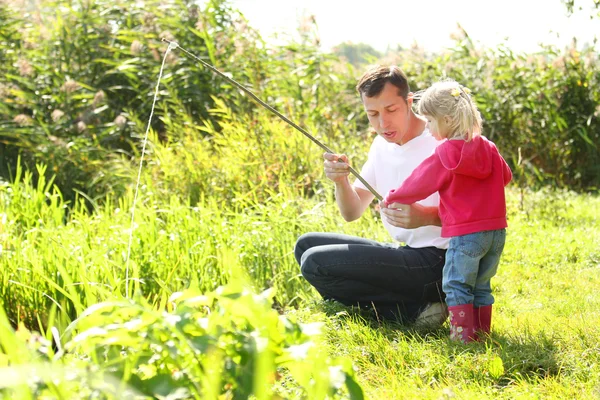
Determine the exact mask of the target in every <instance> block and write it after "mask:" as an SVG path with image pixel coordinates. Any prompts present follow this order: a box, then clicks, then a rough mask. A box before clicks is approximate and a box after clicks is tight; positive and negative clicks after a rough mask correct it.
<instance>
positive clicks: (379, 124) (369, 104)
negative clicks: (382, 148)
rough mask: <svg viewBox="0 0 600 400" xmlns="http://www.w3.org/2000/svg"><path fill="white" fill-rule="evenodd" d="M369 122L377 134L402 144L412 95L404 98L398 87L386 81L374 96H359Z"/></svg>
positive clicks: (406, 128)
mask: <svg viewBox="0 0 600 400" xmlns="http://www.w3.org/2000/svg"><path fill="white" fill-rule="evenodd" d="M361 97H362V101H363V105H364V107H365V111H366V112H367V115H368V116H369V122H370V123H371V126H372V127H373V129H375V131H376V132H377V134H378V135H379V136H381V137H383V138H384V139H385V140H387V141H388V142H390V143H397V144H400V145H401V144H404V141H403V138H404V136H405V135H406V133H407V131H408V122H409V117H410V107H411V106H412V97H411V96H409V98H408V100H406V101H405V100H404V99H403V98H402V97H401V96H400V95H399V94H398V88H397V87H396V86H394V85H392V84H391V83H389V82H388V83H386V84H385V86H384V87H383V90H382V91H381V93H379V95H378V96H375V97H367V96H365V95H364V94H363V95H362V96H361Z"/></svg>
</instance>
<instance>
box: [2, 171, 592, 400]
mask: <svg viewBox="0 0 600 400" xmlns="http://www.w3.org/2000/svg"><path fill="white" fill-rule="evenodd" d="M19 174H20V173H19ZM19 179H20V181H21V182H20V183H13V184H8V183H5V184H3V185H2V186H0V202H1V203H2V204H3V211H2V212H1V213H0V220H1V221H2V225H1V228H0V240H1V242H0V243H1V245H2V250H1V251H2V252H1V253H0V271H1V272H0V278H1V280H2V285H1V288H0V291H1V292H0V296H1V299H2V303H3V307H4V309H5V311H6V313H7V316H8V320H9V321H10V323H11V325H12V326H17V325H18V324H21V329H20V330H19V332H23V327H25V326H26V327H28V328H29V329H30V330H33V331H40V332H41V333H42V335H41V336H42V337H44V338H46V339H52V337H53V336H52V332H51V329H50V328H51V327H54V330H55V331H56V332H55V334H56V333H59V334H60V335H62V339H61V340H62V344H63V345H64V344H65V343H66V342H68V341H69V340H71V339H73V336H75V335H76V334H77V333H81V331H78V330H77V329H78V328H77V326H75V327H72V328H69V329H70V330H69V332H70V333H69V334H68V335H66V334H65V332H66V331H67V326H69V324H71V323H72V322H73V321H74V320H75V319H76V318H78V317H79V316H80V315H81V314H82V313H83V312H84V310H86V309H88V307H90V306H93V305H95V304H98V303H100V302H122V301H126V300H125V299H124V296H125V282H124V278H125V265H126V263H125V261H126V260H125V255H126V250H127V248H126V246H127V242H128V237H129V236H128V233H129V231H128V230H129V222H130V214H129V213H128V211H127V210H128V209H130V207H131V198H132V196H131V195H129V196H126V197H124V198H123V199H121V200H119V201H118V202H112V201H108V202H106V203H105V204H104V205H103V206H98V208H97V209H96V210H95V212H93V213H89V212H87V210H86V209H85V207H84V205H83V202H81V205H80V206H75V207H71V208H70V212H67V210H68V209H67V208H66V205H65V204H64V203H63V202H62V200H61V197H60V195H59V194H58V193H56V192H52V189H51V186H50V184H49V183H46V182H43V181H40V182H38V183H37V187H34V186H33V185H32V184H31V182H30V179H31V175H30V174H24V176H21V175H19ZM233 204H234V206H231V207H230V208H227V206H224V204H223V203H221V202H218V201H216V200H215V199H210V198H204V199H203V200H202V201H201V202H200V203H199V204H197V205H196V206H193V207H192V206H190V205H188V204H185V203H183V202H181V200H179V199H178V197H177V196H171V197H164V196H158V195H156V194H153V193H152V192H151V188H148V187H146V188H145V189H144V191H143V192H142V195H141V197H140V199H139V202H138V204H137V206H136V224H137V227H136V229H135V230H134V236H133V237H134V240H133V247H132V251H131V260H130V263H129V267H130V276H131V277H132V278H134V280H133V281H132V282H133V284H132V285H130V286H131V287H132V289H135V291H136V292H139V293H141V294H143V297H144V298H145V300H144V301H143V302H142V305H141V306H140V307H142V308H144V309H146V310H147V311H145V312H147V313H151V312H153V311H152V310H167V311H169V310H171V311H172V310H173V309H172V308H169V307H170V306H169V304H171V301H170V300H169V298H170V297H171V296H173V294H174V293H177V292H180V291H185V290H186V289H189V290H192V291H196V292H200V293H210V292H211V291H213V290H214V289H216V288H217V287H218V286H221V285H224V284H226V283H227V282H229V281H231V280H232V278H238V277H239V276H240V274H241V275H242V276H246V278H245V279H246V280H245V282H246V286H247V287H248V288H250V289H251V291H253V292H260V291H262V290H264V289H267V288H270V287H273V288H274V289H275V292H274V294H273V298H272V303H271V304H272V307H274V308H275V309H276V310H279V311H280V312H281V313H283V315H284V316H285V317H286V318H291V320H297V321H301V322H303V323H312V322H321V323H323V324H324V329H323V332H324V335H323V337H322V338H321V339H320V340H319V341H318V343H319V348H320V349H321V351H322V352H324V353H325V354H329V355H330V356H331V359H334V358H335V359H337V357H342V358H343V359H346V360H349V361H351V362H352V364H353V365H354V369H355V374H356V379H357V381H358V383H359V384H360V385H361V386H362V388H363V390H364V392H365V396H366V398H386V399H387V398H419V399H421V398H431V399H439V398H490V397H493V398H506V399H512V398H578V399H581V398H583V399H585V398H597V397H598V395H599V394H600V392H599V391H600V345H599V343H600V328H599V326H600V312H599V311H598V310H599V308H600V307H599V306H600V295H598V294H597V293H598V291H597V287H598V286H599V285H600V274H599V272H600V263H599V260H600V247H599V246H598V245H599V244H600V229H599V228H598V226H599V225H598V220H599V214H600V211H599V210H600V199H598V197H597V196H592V195H583V194H579V195H578V194H574V193H572V192H553V191H550V190H544V191H540V192H527V191H526V192H524V193H521V192H518V191H516V190H509V192H508V207H509V234H508V239H507V246H506V249H505V252H504V254H503V259H502V264H501V267H500V270H499V273H498V275H497V276H496V277H495V278H494V280H493V289H494V294H495V296H496V303H495V306H494V317H493V333H492V337H491V340H488V341H486V342H483V343H476V344H471V345H468V346H464V345H460V344H456V343H452V342H450V341H449V340H448V339H447V335H448V328H447V326H446V325H445V326H443V327H441V328H440V329H438V330H434V331H423V330H414V329H411V328H407V327H403V326H400V325H397V324H391V323H380V322H378V321H377V320H374V319H371V318H368V317H366V316H365V315H364V314H360V313H356V312H355V311H353V310H349V309H346V308H344V307H341V306H340V305H338V304H336V303H331V302H327V303H323V302H322V301H320V299H319V298H318V295H317V293H316V292H315V291H314V289H312V288H311V287H310V286H309V285H308V284H307V283H306V282H305V281H304V280H303V279H302V277H301V276H300V275H299V270H298V266H297V265H296V263H295V260H294V259H293V254H292V250H293V245H294V241H295V239H296V238H297V237H298V236H299V235H300V234H302V233H304V232H307V231H311V230H318V231H338V232H344V233H348V234H354V235H365V236H368V237H374V238H376V239H379V240H387V236H386V233H385V231H384V230H383V228H382V227H381V225H380V223H379V221H378V217H377V216H376V214H375V213H373V212H369V213H367V215H366V216H365V217H364V218H362V219H361V220H359V221H357V222H354V223H350V224H347V223H343V222H342V220H341V217H339V216H338V213H337V210H336V207H335V205H334V201H333V199H332V197H331V194H330V191H325V192H323V193H321V194H320V195H318V196H316V197H315V198H312V199H307V198H303V197H301V196H299V193H295V189H293V188H289V189H287V192H282V193H278V194H275V195H273V196H271V197H270V198H269V200H268V201H267V202H265V203H248V202H239V203H236V202H233ZM105 318H108V319H107V320H104V321H103V320H98V321H99V322H98V321H96V324H97V326H98V327H99V326H103V324H108V323H109V321H110V320H111V319H113V318H117V319H118V316H117V314H115V315H114V317H111V314H110V313H109V314H107V315H106V316H105ZM148 329H149V328H148ZM9 331H10V329H9V330H8V331H7V330H5V331H4V333H3V334H2V337H1V339H0V343H2V346H3V347H2V348H3V349H4V351H3V353H4V354H7V355H8V356H7V357H8V358H6V357H4V359H5V360H8V361H5V364H6V365H12V366H13V367H14V366H15V365H18V364H20V362H18V361H17V360H16V359H14V357H16V356H15V354H12V355H11V353H9V352H7V350H6V346H8V344H7V343H9V342H10V341H11V340H15V339H10V338H9V337H8V336H7V335H10V334H9V333H8V332H9ZM222 332H223V331H222ZM20 335H21V336H22V333H21V334H20ZM21 336H19V335H17V339H16V340H17V341H18V340H21V339H22V338H21ZM217 336H218V335H217ZM284 336H285V335H284ZM161 337H163V336H161ZM20 338H21V339H20ZM111 340H116V341H117V343H119V342H118V340H119V339H118V337H117V338H116V339H115V338H113V339H111ZM162 340H165V339H162ZM22 341H23V345H24V346H25V342H27V343H29V345H28V346H25V347H28V348H29V349H30V350H31V339H28V340H22ZM109 341H110V340H109ZM94 343H95V345H98V346H100V347H101V346H103V345H106V344H105V343H104V342H101V343H96V342H94ZM142 343H143V342H142ZM84 344H85V342H84ZM88 345H89V346H91V344H90V343H88ZM140 346H141V345H140ZM79 347H80V346H79ZM79 347H78V346H72V350H71V352H70V353H69V357H71V358H69V357H62V358H61V359H56V358H55V356H48V355H46V356H45V357H44V358H43V359H44V360H46V362H49V363H54V364H56V363H59V364H61V365H64V364H65V363H66V365H69V366H71V367H72V366H73V365H80V364H81V363H83V365H87V366H88V367H87V368H89V365H90V364H94V365H98V366H101V369H102V370H103V371H105V372H106V371H110V368H108V367H107V364H106V363H109V362H112V363H114V362H116V361H115V360H118V359H119V358H118V354H117V355H113V356H111V357H113V358H111V357H108V358H102V357H100V358H97V359H92V360H89V359H86V358H85V357H83V354H89V352H88V351H86V352H83V353H81V354H79V353H78V352H77V349H78V348H79ZM34 350H35V351H34V353H35V354H38V353H39V348H38V349H34ZM82 357H83V358H82ZM115 357H116V358H115ZM11 358H12V361H11ZM38 358H39V354H38ZM35 359H37V358H36V357H35V356H34V357H29V358H27V362H31V361H32V360H35ZM69 359H72V362H67V360H69ZM175 359H177V358H176V357H175ZM85 360H87V361H85ZM111 360H112V361H111ZM146 361H147V360H146ZM121 362H122V360H121ZM139 363H141V361H140V362H138V363H137V364H136V363H133V364H132V365H133V366H130V367H131V368H133V371H135V370H136V369H135V368H138V369H139V368H140V365H141V364H139ZM0 365H2V357H0ZM134 367H135V368H134ZM82 368H83V367H82ZM241 371H242V372H239V375H234V378H232V379H234V380H235V379H242V378H241V377H243V376H245V374H247V373H249V372H248V371H247V370H241ZM131 373H133V372H131ZM190 373H191V372H190ZM134 375H135V374H134ZM111 376H113V375H111ZM127 376H129V375H125V376H121V375H119V379H124V380H125V381H128V379H129V381H128V382H130V384H131V382H133V381H131V379H132V378H131V377H130V378H127ZM64 379H66V378H64ZM207 379H208V378H207ZM285 382H286V381H285V380H284V381H283V382H280V383H279V384H280V385H281V388H280V391H279V393H281V394H283V395H285V396H284V397H302V396H306V392H302V391H297V390H296V389H294V388H297V385H298V384H299V383H298V382H297V381H295V382H296V383H293V384H292V383H287V384H286V383H285ZM71 383H72V382H71ZM81 385H84V384H83V383H81ZM85 385H88V386H90V387H93V384H92V383H89V382H88V383H86V384H85ZM86 387H87V386H86ZM217 389H218V387H217ZM33 393H37V392H35V391H34V392H33ZM191 393H196V395H199V394H201V393H203V392H202V391H197V392H194V391H192V392H191ZM267 397H268V396H267ZM267 397H265V398H267Z"/></svg>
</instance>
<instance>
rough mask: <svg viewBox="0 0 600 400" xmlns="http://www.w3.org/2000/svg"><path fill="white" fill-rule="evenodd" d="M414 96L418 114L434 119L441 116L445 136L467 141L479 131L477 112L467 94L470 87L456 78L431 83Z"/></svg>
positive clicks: (479, 119)
mask: <svg viewBox="0 0 600 400" xmlns="http://www.w3.org/2000/svg"><path fill="white" fill-rule="evenodd" d="M417 97H418V98H419V101H418V106H417V107H418V112H419V114H421V115H428V116H430V117H432V118H433V119H435V120H436V121H440V120H445V124H446V126H447V127H448V130H449V131H448V132H446V134H447V136H446V137H447V138H448V139H464V140H466V141H469V140H471V139H473V136H476V135H480V134H481V128H482V126H481V125H482V121H481V114H480V113H479V110H478V109H477V105H476V104H475V102H474V101H473V99H472V98H471V91H470V90H469V89H467V88H466V87H464V86H462V85H460V84H459V83H458V82H456V81H454V80H450V79H448V80H444V81H440V82H437V83H434V84H433V85H432V86H431V87H429V88H428V89H427V90H425V92H424V93H422V94H419V95H418V96H417ZM438 126H439V124H438Z"/></svg>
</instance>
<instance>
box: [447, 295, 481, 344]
mask: <svg viewBox="0 0 600 400" xmlns="http://www.w3.org/2000/svg"><path fill="white" fill-rule="evenodd" d="M448 313H449V314H450V339H452V340H457V341H459V342H462V343H469V342H472V341H474V340H476V335H475V314H474V312H473V304H461V305H459V306H451V307H448Z"/></svg>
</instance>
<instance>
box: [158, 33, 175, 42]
mask: <svg viewBox="0 0 600 400" xmlns="http://www.w3.org/2000/svg"><path fill="white" fill-rule="evenodd" d="M158 37H159V38H161V39H165V40H168V41H169V42H174V41H175V36H174V35H173V34H172V33H171V32H169V31H164V32H162V33H161V34H160V35H159V36H158Z"/></svg>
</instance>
